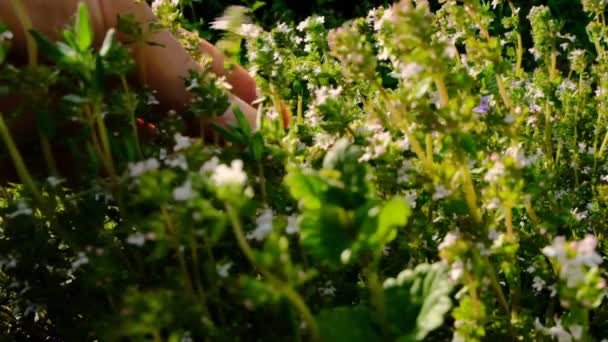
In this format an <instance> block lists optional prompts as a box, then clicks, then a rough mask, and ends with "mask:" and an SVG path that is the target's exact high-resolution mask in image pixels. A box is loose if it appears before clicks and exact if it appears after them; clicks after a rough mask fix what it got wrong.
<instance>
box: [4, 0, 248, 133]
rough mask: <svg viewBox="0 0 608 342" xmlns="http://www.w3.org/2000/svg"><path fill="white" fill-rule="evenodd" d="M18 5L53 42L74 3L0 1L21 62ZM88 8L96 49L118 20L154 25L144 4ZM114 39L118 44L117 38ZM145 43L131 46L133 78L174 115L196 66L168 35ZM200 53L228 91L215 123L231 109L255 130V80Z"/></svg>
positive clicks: (103, 0)
mask: <svg viewBox="0 0 608 342" xmlns="http://www.w3.org/2000/svg"><path fill="white" fill-rule="evenodd" d="M18 2H21V3H22V4H23V5H24V8H25V10H26V12H27V15H28V16H29V17H30V18H31V22H32V28H33V29H34V30H37V31H39V32H41V33H42V34H44V35H45V36H47V37H49V38H51V39H58V38H59V37H60V35H61V32H62V30H63V29H64V27H65V26H66V25H67V24H68V23H69V21H70V18H71V17H72V16H73V14H74V13H75V12H76V8H77V6H78V3H79V2H80V1H79V0H53V1H49V0H2V1H0V19H1V20H2V21H3V22H4V23H6V24H7V25H8V26H9V28H10V29H11V31H12V32H13V34H14V39H13V43H14V50H15V54H16V56H17V58H20V57H21V58H24V56H25V55H26V53H27V43H26V41H27V39H26V38H27V35H26V31H25V30H24V29H23V27H22V25H21V22H20V21H19V18H18V12H16V11H15V7H14V4H15V3H18ZM83 2H84V3H86V5H87V6H88V8H89V14H90V17H91V23H92V26H93V29H94V32H95V39H96V42H95V43H96V44H97V45H98V46H99V45H101V43H102V40H103V38H104V36H105V33H106V32H107V31H108V30H109V29H111V28H114V27H115V26H116V24H117V17H118V16H119V15H120V16H125V15H133V17H134V18H135V19H136V20H137V21H138V22H139V23H140V24H141V26H142V27H143V28H146V27H147V23H149V22H151V21H153V20H155V17H154V14H153V13H152V10H151V8H150V7H149V6H148V5H147V4H146V3H144V2H141V3H137V2H136V1H134V0H83ZM120 38H121V37H120V35H119V39H120ZM148 40H150V41H153V42H155V43H156V44H157V45H148V44H134V45H132V46H130V48H131V51H132V54H133V57H134V59H135V63H136V65H137V79H138V81H139V82H140V83H141V84H142V85H144V86H147V87H149V88H150V89H152V90H156V91H157V97H158V100H159V102H160V103H161V105H162V106H163V107H164V108H165V109H175V110H177V111H178V112H179V111H180V110H182V109H184V108H185V107H186V104H187V103H188V101H189V98H190V96H189V94H188V92H187V91H186V88H185V85H184V82H183V79H184V78H185V77H186V76H187V75H188V72H189V71H190V70H197V71H200V70H201V66H200V65H199V64H198V63H196V61H195V60H194V59H193V58H192V57H191V56H190V54H189V53H188V52H187V51H186V49H185V48H184V47H183V46H182V45H181V44H180V43H179V42H178V40H177V39H176V38H175V37H174V36H173V35H172V34H171V33H170V32H168V31H166V30H161V31H155V32H150V33H149V35H148ZM200 49H201V51H202V52H203V53H204V54H207V55H209V56H210V57H211V58H212V63H211V68H212V70H213V72H214V73H216V74H217V75H218V76H225V77H226V80H227V82H228V83H229V84H230V85H231V86H232V94H231V95H230V102H231V106H230V107H229V108H227V110H226V113H225V114H224V115H223V116H222V117H220V118H218V122H219V123H220V124H229V123H233V122H235V117H234V113H233V111H232V107H233V105H236V106H237V107H238V108H239V109H240V110H241V111H242V112H243V114H244V115H245V117H246V118H247V120H248V121H249V123H250V125H251V126H252V127H255V125H256V110H255V109H254V108H253V107H252V106H251V103H252V102H253V101H254V100H255V98H256V85H255V81H254V79H253V78H252V77H251V76H250V75H249V74H248V73H247V72H246V70H245V69H243V68H242V67H241V66H235V67H234V68H232V69H231V70H230V71H228V70H226V69H225V68H224V61H225V58H224V56H223V55H222V54H221V52H220V51H218V50H217V49H216V48H215V47H214V46H213V45H212V44H210V43H208V42H206V41H201V44H200Z"/></svg>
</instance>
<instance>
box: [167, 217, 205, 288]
mask: <svg viewBox="0 0 608 342" xmlns="http://www.w3.org/2000/svg"><path fill="white" fill-rule="evenodd" d="M160 212H161V216H162V218H163V221H164V222H165V226H166V227H167V230H168V231H169V234H170V235H173V236H176V237H177V229H176V227H175V225H174V224H173V220H172V219H171V214H170V213H169V211H168V210H167V208H166V207H165V206H161V208H160ZM176 241H177V239H176ZM180 247H181V246H179V245H178V246H177V248H176V255H177V259H178V262H179V268H180V270H181V272H182V276H183V277H184V283H185V284H186V288H187V290H188V292H189V293H190V295H191V296H192V297H193V298H196V295H195V294H194V286H193V285H192V281H191V280H190V273H189V272H188V268H187V267H186V259H185V258H184V251H183V249H182V248H180Z"/></svg>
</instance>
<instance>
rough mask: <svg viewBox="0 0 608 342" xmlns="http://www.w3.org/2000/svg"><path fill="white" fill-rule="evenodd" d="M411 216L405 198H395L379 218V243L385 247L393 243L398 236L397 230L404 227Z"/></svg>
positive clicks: (386, 205) (377, 235)
mask: <svg viewBox="0 0 608 342" xmlns="http://www.w3.org/2000/svg"><path fill="white" fill-rule="evenodd" d="M410 215H411V210H410V207H409V205H408V204H407V202H406V201H405V200H404V199H403V198H400V197H395V198H393V199H392V200H390V201H389V202H388V203H386V204H385V205H384V207H383V208H382V210H381V211H380V214H379V216H378V230H377V231H376V234H375V239H376V240H377V242H378V243H380V244H383V245H384V244H386V243H389V242H391V241H392V240H393V239H394V238H395V237H396V236H397V230H396V229H395V228H396V227H400V226H404V225H405V224H406V223H407V219H408V218H409V217H410Z"/></svg>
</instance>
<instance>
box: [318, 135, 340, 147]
mask: <svg viewBox="0 0 608 342" xmlns="http://www.w3.org/2000/svg"><path fill="white" fill-rule="evenodd" d="M336 139H337V138H336V136H334V135H332V134H329V133H325V132H320V133H318V134H316V135H315V137H314V140H315V144H314V146H315V147H317V148H319V149H321V150H328V149H329V148H330V147H332V146H333V145H334V144H335V143H336Z"/></svg>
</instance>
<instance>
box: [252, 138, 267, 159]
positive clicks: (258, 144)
mask: <svg viewBox="0 0 608 342" xmlns="http://www.w3.org/2000/svg"><path fill="white" fill-rule="evenodd" d="M250 148H251V154H253V159H254V160H256V161H260V160H262V156H263V155H264V136H262V133H260V132H256V133H255V134H254V135H253V137H252V139H251V146H250Z"/></svg>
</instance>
